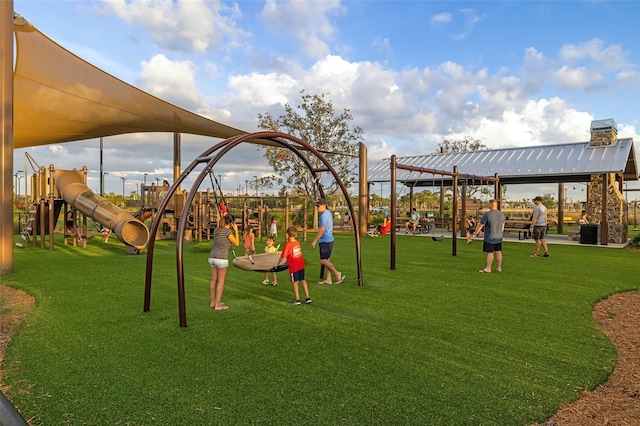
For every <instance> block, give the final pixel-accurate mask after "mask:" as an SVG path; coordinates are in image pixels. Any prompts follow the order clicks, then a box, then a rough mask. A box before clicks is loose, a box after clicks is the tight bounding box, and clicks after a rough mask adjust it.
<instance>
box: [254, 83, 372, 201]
mask: <svg viewBox="0 0 640 426" xmlns="http://www.w3.org/2000/svg"><path fill="white" fill-rule="evenodd" d="M300 96H301V99H300V101H299V102H298V104H297V105H296V106H295V107H292V106H291V105H289V104H288V103H287V104H286V105H285V106H284V109H285V112H284V114H282V115H281V116H279V117H274V116H272V115H271V114H270V113H265V114H258V127H259V128H260V129H262V130H266V131H273V132H281V133H286V134H289V135H292V136H295V137H297V138H300V139H302V140H303V141H305V142H307V143H309V144H310V145H311V146H313V147H314V148H315V149H317V150H318V151H320V152H322V154H323V155H324V156H325V158H326V159H327V160H328V161H329V163H330V164H331V165H332V166H333V168H334V169H335V170H336V172H337V173H338V175H339V177H340V179H341V180H342V182H343V183H344V185H345V186H346V187H349V186H350V185H351V183H352V182H353V180H354V176H355V175H354V173H353V171H354V170H355V168H356V167H357V163H356V162H354V161H353V159H354V158H355V157H357V154H358V143H359V142H361V141H362V140H363V137H362V129H361V128H360V127H357V126H351V125H350V122H351V120H352V119H353V116H352V115H351V113H350V112H349V110H347V109H345V110H344V111H343V112H342V113H341V114H337V113H336V111H335V109H334V107H333V103H332V102H331V100H330V99H329V95H328V94H327V93H320V94H316V95H310V94H308V93H306V92H305V91H304V90H302V91H300ZM261 149H264V150H265V151H266V152H265V158H266V159H267V161H268V162H269V165H270V166H271V167H273V170H274V171H275V174H276V176H274V177H273V178H271V180H272V181H273V182H274V183H276V184H277V185H282V186H283V187H286V188H289V189H290V190H291V192H292V193H294V194H300V195H302V194H307V196H308V197H309V198H310V199H312V200H314V199H316V198H318V191H317V186H316V185H315V182H314V181H313V177H312V175H311V173H310V172H309V170H308V169H307V167H306V166H305V164H304V163H303V162H302V161H301V160H300V159H299V158H298V157H297V156H296V155H295V154H294V153H293V152H292V151H290V150H288V149H284V148H279V147H266V148H261ZM302 154H303V155H304V156H306V158H307V159H308V160H309V162H310V163H311V165H312V166H313V167H323V164H322V163H321V162H320V161H319V159H318V158H317V157H316V156H315V155H313V154H312V153H310V152H307V151H302ZM324 177H326V176H322V177H321V178H324ZM322 184H323V189H324V192H325V195H326V196H327V197H329V196H331V195H332V194H333V193H335V192H336V191H337V190H339V186H338V185H337V182H335V181H334V179H333V178H330V179H329V178H327V179H323V180H322Z"/></svg>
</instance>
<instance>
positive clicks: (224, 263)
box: [207, 257, 229, 269]
mask: <svg viewBox="0 0 640 426" xmlns="http://www.w3.org/2000/svg"><path fill="white" fill-rule="evenodd" d="M207 260H208V261H209V266H211V267H212V268H218V269H221V268H228V267H229V259H218V258H217V257H210V258H208V259H207Z"/></svg>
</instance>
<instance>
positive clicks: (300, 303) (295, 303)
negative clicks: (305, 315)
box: [293, 299, 302, 305]
mask: <svg viewBox="0 0 640 426" xmlns="http://www.w3.org/2000/svg"><path fill="white" fill-rule="evenodd" d="M293 304H294V305H302V302H301V301H300V299H296V300H294V301H293Z"/></svg>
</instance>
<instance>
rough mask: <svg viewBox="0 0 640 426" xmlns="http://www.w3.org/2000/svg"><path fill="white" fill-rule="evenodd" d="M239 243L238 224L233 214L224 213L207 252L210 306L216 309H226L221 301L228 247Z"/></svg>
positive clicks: (226, 267) (225, 275)
mask: <svg viewBox="0 0 640 426" xmlns="http://www.w3.org/2000/svg"><path fill="white" fill-rule="evenodd" d="M231 244H233V245H234V246H238V245H240V236H239V235H238V225H236V223H235V220H234V219H233V216H231V215H230V214H226V215H224V216H223V217H221V218H220V221H219V223H218V228H217V229H216V230H215V232H214V233H213V248H212V249H211V251H210V252H209V259H208V261H209V266H211V283H210V284H209V293H210V295H211V307H212V308H214V309H215V310H216V311H226V310H227V309H229V307H228V306H227V305H225V304H224V303H222V293H223V292H224V282H225V279H226V277H227V271H228V269H229V247H230V246H231Z"/></svg>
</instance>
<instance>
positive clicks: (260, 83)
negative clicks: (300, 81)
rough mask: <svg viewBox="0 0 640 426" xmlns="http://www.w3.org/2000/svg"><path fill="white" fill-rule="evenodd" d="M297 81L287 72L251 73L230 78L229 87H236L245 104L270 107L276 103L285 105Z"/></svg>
mask: <svg viewBox="0 0 640 426" xmlns="http://www.w3.org/2000/svg"><path fill="white" fill-rule="evenodd" d="M296 84H297V81H296V80H295V79H294V78H293V77H291V76H289V75H285V74H277V73H269V74H260V73H255V72H254V73H251V74H246V75H238V76H232V77H230V78H229V88H231V89H234V90H235V91H236V93H237V94H238V95H239V97H240V99H241V100H242V102H243V103H244V105H246V104H249V105H253V106H255V107H264V108H266V107H269V106H271V105H274V104H279V105H284V104H286V103H287V101H288V95H290V94H291V92H292V89H293V88H294V87H295V86H296Z"/></svg>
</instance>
